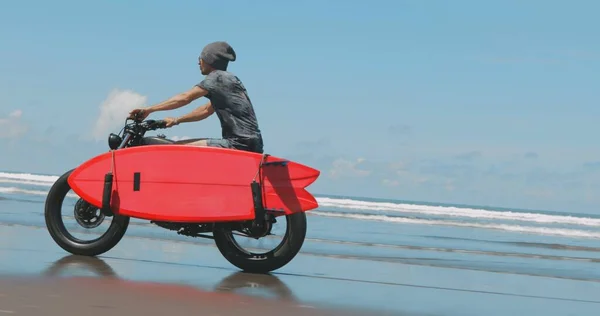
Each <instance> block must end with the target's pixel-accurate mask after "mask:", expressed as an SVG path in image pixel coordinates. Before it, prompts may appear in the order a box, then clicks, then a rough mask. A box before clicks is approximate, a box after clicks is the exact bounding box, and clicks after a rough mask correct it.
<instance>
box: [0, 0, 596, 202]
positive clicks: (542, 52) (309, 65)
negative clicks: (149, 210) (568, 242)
mask: <svg viewBox="0 0 600 316" xmlns="http://www.w3.org/2000/svg"><path fill="white" fill-rule="evenodd" d="M598 10H600V2H597V1H570V2H567V1H536V0H530V1H494V2H492V1H475V0H473V1H460V0H456V1H434V0H431V1H417V0H414V1H402V0H397V1H383V0H374V1H351V0H347V1H342V0H337V1H336V0H331V1H315V0H308V1H271V0H261V1H250V0H246V1H242V0H231V1H224V2H218V1H217V2H215V1H213V2H204V1H191V0H190V1H187V0H180V1H173V2H167V1H156V0H154V1H141V0H137V1H134V0H131V1H96V2H84V1H64V0H63V1H61V0H57V1H32V0H21V1H2V2H1V4H0V39H1V44H0V146H2V147H3V149H4V150H3V155H0V169H1V170H5V171H20V172H34V173H46V174H61V173H63V172H65V171H66V170H68V169H70V168H73V167H75V166H76V165H77V164H79V163H81V162H83V161H85V160H87V159H89V158H91V157H93V156H94V155H97V154H100V153H102V152H105V151H106V150H107V144H106V138H107V136H108V134H109V133H110V132H118V131H119V130H120V129H121V127H122V125H123V123H124V119H125V116H126V113H127V112H128V111H129V109H131V108H133V107H137V106H147V105H152V104H156V103H158V102H161V101H163V100H165V99H167V98H169V97H170V96H172V95H174V94H176V93H179V92H183V91H186V90H187V89H189V88H191V87H192V86H193V85H195V84H196V83H198V82H200V81H201V80H202V75H201V74H200V71H199V69H198V65H197V58H198V56H199V54H200V51H201V50H202V48H203V47H204V45H206V44H208V43H210V42H212V41H217V40H224V41H227V42H228V43H230V44H231V45H232V46H233V48H234V49H235V51H236V53H237V60H236V61H235V62H233V63H231V64H230V66H229V70H230V71H231V72H233V73H235V74H236V75H238V76H239V77H240V79H241V80H242V81H243V82H244V85H245V86H246V88H247V89H248V91H249V94H250V97H251V99H252V101H253V103H254V106H255V110H256V113H257V116H258V119H259V124H260V127H261V130H262V132H263V137H264V141H265V150H266V151H267V152H268V153H270V154H272V155H275V156H280V157H285V158H289V159H292V160H295V161H298V162H301V163H304V164H307V165H310V166H313V167H316V168H317V169H319V170H321V172H322V175H321V177H320V178H319V180H318V181H317V182H316V183H315V184H314V185H312V186H311V187H310V191H311V192H313V193H315V194H336V195H350V196H363V197H380V198H392V199H402V200H413V201H430V202H445V203H462V204H475V205H492V206H504V207H519V208H533V209H545V210H562V211H593V212H595V211H597V213H598V214H600V197H599V195H598V194H597V192H598V190H599V189H600V148H599V147H598V142H597V137H598V135H599V134H600V125H598V124H597V120H598V118H599V117H600V106H599V104H598V100H599V96H600V89H598V73H600V42H598V41H597V38H598V31H599V30H600V20H598V19H597V17H596V12H598ZM205 102H206V99H201V100H197V101H196V102H194V103H192V104H190V105H188V106H187V107H184V108H182V109H179V110H175V111H173V112H171V113H169V112H163V113H154V114H153V115H152V118H156V119H160V118H163V117H165V116H174V115H182V114H185V113H187V112H189V111H191V110H192V109H194V108H195V107H197V106H200V105H202V104H203V103H205ZM161 132H162V133H164V134H166V135H167V136H168V137H173V138H174V137H179V138H181V137H219V136H220V133H221V131H220V125H219V122H218V119H217V117H216V116H212V117H210V118H208V119H207V120H205V121H202V122H196V123H187V124H182V125H179V126H176V127H173V128H171V129H169V130H164V131H161Z"/></svg>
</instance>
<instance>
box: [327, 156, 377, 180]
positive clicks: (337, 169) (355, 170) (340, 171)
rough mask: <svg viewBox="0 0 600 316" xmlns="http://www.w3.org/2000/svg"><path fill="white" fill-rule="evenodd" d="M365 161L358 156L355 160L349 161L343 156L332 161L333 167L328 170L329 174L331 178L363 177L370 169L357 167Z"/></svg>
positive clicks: (369, 172) (368, 173)
mask: <svg viewBox="0 0 600 316" xmlns="http://www.w3.org/2000/svg"><path fill="white" fill-rule="evenodd" d="M364 161H365V159H364V158H359V159H357V160H356V161H350V160H346V159H343V158H339V159H336V160H335V161H333V163H332V164H333V168H331V170H329V175H330V176H331V177H332V178H339V177H365V176H368V175H370V174H371V171H369V170H364V169H359V165H360V164H361V163H363V162H364Z"/></svg>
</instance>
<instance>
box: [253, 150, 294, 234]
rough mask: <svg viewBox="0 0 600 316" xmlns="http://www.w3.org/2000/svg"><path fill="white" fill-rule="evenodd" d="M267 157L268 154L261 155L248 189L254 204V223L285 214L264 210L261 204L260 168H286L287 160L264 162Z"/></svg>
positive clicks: (274, 210)
mask: <svg viewBox="0 0 600 316" xmlns="http://www.w3.org/2000/svg"><path fill="white" fill-rule="evenodd" d="M267 157H269V154H263V156H262V159H261V160H260V163H259V164H258V170H257V171H256V174H255V175H254V179H252V182H251V183H250V188H251V190H252V200H253V202H254V214H255V216H254V220H256V221H259V222H260V221H263V220H266V219H267V214H285V211H283V210H277V209H271V208H266V207H265V205H264V203H263V195H264V193H265V192H264V188H263V177H262V168H263V167H264V166H269V165H274V166H283V167H285V166H287V164H288V162H289V161H287V160H277V161H265V160H266V159H267ZM257 177H258V182H257V181H256V178H257Z"/></svg>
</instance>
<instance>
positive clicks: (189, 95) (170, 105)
mask: <svg viewBox="0 0 600 316" xmlns="http://www.w3.org/2000/svg"><path fill="white" fill-rule="evenodd" d="M207 94H208V91H206V90H204V89H202V88H200V87H198V86H194V87H193V88H192V89H190V90H188V91H186V92H183V93H179V94H177V95H174V96H172V97H171V98H169V99H168V100H166V101H163V102H161V103H159V104H156V105H153V106H151V107H147V108H146V109H144V111H145V112H147V113H148V114H150V113H152V112H158V111H166V110H174V109H178V108H180V107H182V106H184V105H188V104H190V103H191V102H192V101H194V100H196V99H198V98H201V97H203V96H205V95H207Z"/></svg>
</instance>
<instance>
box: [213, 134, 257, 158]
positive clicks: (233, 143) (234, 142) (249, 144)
mask: <svg viewBox="0 0 600 316" xmlns="http://www.w3.org/2000/svg"><path fill="white" fill-rule="evenodd" d="M206 143H207V145H208V146H210V147H220V148H229V149H238V150H245V151H250V152H255V153H260V154H262V153H263V143H262V138H253V139H231V138H229V139H227V138H207V139H206Z"/></svg>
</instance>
